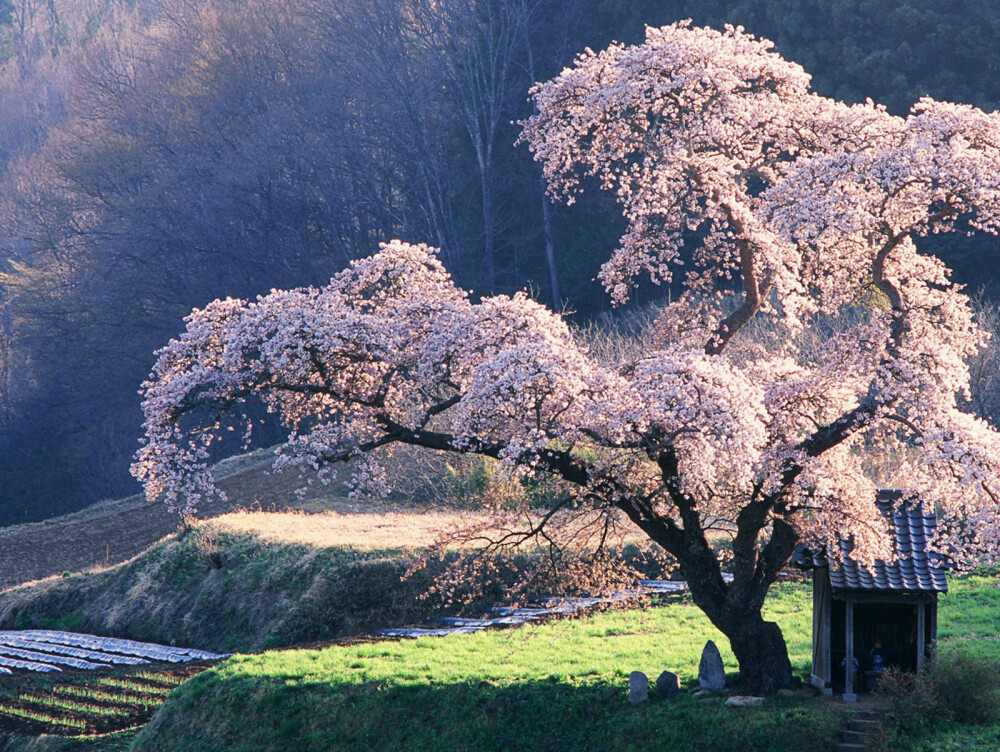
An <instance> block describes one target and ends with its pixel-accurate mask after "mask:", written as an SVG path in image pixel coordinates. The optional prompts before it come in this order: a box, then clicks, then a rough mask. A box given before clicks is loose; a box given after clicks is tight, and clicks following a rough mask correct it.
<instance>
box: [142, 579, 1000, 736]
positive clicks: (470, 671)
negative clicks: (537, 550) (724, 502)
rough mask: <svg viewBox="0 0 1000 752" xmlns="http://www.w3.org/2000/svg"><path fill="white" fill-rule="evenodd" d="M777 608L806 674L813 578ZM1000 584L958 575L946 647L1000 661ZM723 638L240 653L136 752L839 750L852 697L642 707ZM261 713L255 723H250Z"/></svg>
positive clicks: (166, 712) (703, 625)
mask: <svg viewBox="0 0 1000 752" xmlns="http://www.w3.org/2000/svg"><path fill="white" fill-rule="evenodd" d="M767 611H768V613H769V614H770V616H771V617H772V618H775V619H776V620H777V621H778V622H779V623H780V624H781V626H782V629H783V631H784V633H785V635H786V638H787V639H788V643H789V652H790V656H791V659H792V662H793V665H794V666H795V668H796V671H798V672H805V671H807V670H808V664H809V651H810V648H809V633H810V618H811V617H810V596H809V586H808V585H807V584H784V585H779V586H776V587H775V589H774V592H773V594H772V596H771V597H770V599H769V601H768V604H767ZM998 613H1000V589H998V587H997V579H996V578H995V577H969V578H963V579H955V580H954V581H953V584H952V592H951V593H950V594H949V595H948V596H946V598H945V599H944V600H943V601H942V608H941V615H940V627H941V629H940V636H941V643H940V647H941V650H944V651H947V650H972V651H973V652H975V653H976V654H977V655H979V656H981V657H982V658H989V659H1000V624H998V620H997V614H998ZM708 637H712V638H714V639H716V640H717V641H718V644H719V646H720V648H721V650H722V654H723V658H724V660H725V661H726V665H727V669H728V670H734V669H735V661H734V659H733V656H732V655H731V653H730V652H729V651H728V649H727V646H726V644H725V640H723V639H720V637H721V636H720V635H719V634H718V632H716V631H715V629H714V628H713V627H712V626H711V625H710V624H708V622H707V621H706V619H705V617H704V616H703V615H702V614H701V612H700V611H699V610H698V609H697V608H696V607H695V606H694V605H693V604H692V603H690V601H689V600H688V599H686V598H685V599H675V600H674V601H673V602H672V603H670V604H669V605H667V606H665V607H654V608H650V609H647V610H633V611H628V612H624V613H620V612H611V613H605V614H599V615H595V616H591V617H588V618H584V619H574V620H569V621H560V622H555V623H550V624H547V625H544V626H539V627H534V628H530V629H526V630H519V631H513V632H490V633H478V634H474V635H466V636H456V637H449V638H444V639H421V640H416V641H404V642H398V643H392V642H389V643H377V644H368V645H353V646H344V647H334V648H328V649H325V650H290V651H281V652H271V653H265V654H262V655H253V656H237V657H234V658H233V659H231V660H229V661H227V662H226V663H224V664H223V665H221V666H220V667H218V668H217V669H215V670H213V671H209V672H206V673H205V674H202V675H200V676H198V677H196V678H195V679H193V680H192V681H190V682H188V683H187V684H186V685H184V686H182V687H181V688H180V689H179V690H178V691H176V692H175V693H174V694H173V695H172V696H171V699H170V700H169V701H168V703H167V704H166V705H165V706H164V707H163V708H161V710H160V711H159V712H158V713H157V715H156V716H155V717H154V720H153V721H152V722H151V723H150V725H149V726H147V728H146V729H145V730H144V731H143V732H142V733H141V734H140V735H139V737H138V739H137V741H136V744H135V746H134V749H136V750H156V749H171V750H178V751H179V752H180V751H183V750H200V751H202V752H213V751H215V750H219V751H221V750H233V751H235V752H240V751H242V750H246V751H247V752H249V751H250V750H254V751H257V750H260V751H264V750H282V749H288V748H290V747H289V744H292V745H294V748H295V749H297V750H367V749H370V748H373V747H378V748H382V749H407V750H422V749H427V750H438V749H443V750H503V749H519V750H520V749H524V750H543V749H544V750H548V749H580V750H583V749H586V750H605V749H607V750H639V749H644V748H650V747H653V748H656V749H662V750H678V751H680V750H692V751H693V750H703V749H712V750H717V751H718V752H725V751H726V750H734V751H735V750H740V751H754V750H759V751H761V752H764V751H772V750H773V751H774V752H777V751H778V750H782V751H784V750H789V749H809V750H825V749H833V748H834V747H835V745H836V740H837V737H838V734H839V731H840V729H841V728H842V724H843V720H844V715H843V714H844V713H845V712H846V710H847V709H848V708H847V707H845V706H844V705H843V704H841V703H829V702H824V701H805V702H802V701H798V700H791V699H783V698H773V699H771V700H769V701H768V703H767V704H766V705H765V706H763V707H762V708H755V709H745V710H733V709H729V708H724V707H722V706H721V700H709V701H700V700H695V699H693V698H690V697H688V696H684V697H682V698H680V699H679V700H677V701H674V702H664V701H660V700H658V699H657V698H656V697H655V695H654V696H653V698H652V699H651V701H650V702H648V703H646V704H644V705H639V706H631V705H629V704H628V703H627V702H626V700H625V688H626V687H627V684H628V673H629V672H630V671H632V670H642V671H645V672H646V673H647V674H648V675H649V676H650V677H651V679H653V678H655V677H656V675H657V674H658V673H659V672H660V671H661V670H663V669H670V670H673V671H675V672H677V673H679V674H680V675H681V679H682V681H687V682H689V683H691V682H693V680H694V678H695V676H696V674H697V660H698V657H699V655H700V650H701V646H702V644H703V642H704V640H705V639H706V638H708ZM246 717H253V718H254V719H255V722H254V723H253V724H246V723H244V719H245V718H246ZM903 744H905V747H902V748H901V749H903V748H905V749H907V750H910V749H913V750H926V751H927V752H930V750H955V751H956V752H957V751H958V750H962V751H963V752H964V751H968V752H987V751H989V752H995V750H996V749H998V748H1000V724H993V725H986V726H978V727H976V726H966V727H962V726H958V725H957V724H944V725H942V726H941V727H939V728H938V730H937V731H936V732H935V733H934V734H933V735H932V736H930V737H928V738H924V739H909V740H905V741H904V742H903Z"/></svg>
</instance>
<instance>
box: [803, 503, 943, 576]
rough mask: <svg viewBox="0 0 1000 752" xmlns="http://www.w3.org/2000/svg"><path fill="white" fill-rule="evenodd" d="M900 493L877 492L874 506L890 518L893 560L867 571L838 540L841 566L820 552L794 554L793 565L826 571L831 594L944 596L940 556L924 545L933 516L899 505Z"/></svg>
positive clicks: (916, 505) (848, 546) (846, 544)
mask: <svg viewBox="0 0 1000 752" xmlns="http://www.w3.org/2000/svg"><path fill="white" fill-rule="evenodd" d="M901 498H902V492H901V491H879V494H878V500H877V502H876V503H877V504H878V507H879V509H880V510H881V512H882V514H883V515H885V516H886V517H890V516H891V518H892V529H893V532H894V533H895V538H896V555H897V560H896V561H894V562H892V563H886V562H884V561H881V560H878V561H876V562H875V564H874V566H872V567H871V568H868V567H865V566H862V565H860V564H858V563H857V562H855V561H854V560H853V559H851V557H850V551H851V549H852V544H851V543H850V542H849V541H847V540H845V539H844V538H843V537H841V538H840V539H839V544H840V549H841V552H842V553H843V563H842V564H841V565H839V566H838V564H837V562H835V561H830V562H829V563H828V562H827V559H826V556H825V554H824V552H822V551H819V552H812V551H808V550H802V551H799V552H796V555H795V557H793V563H795V564H798V565H799V566H803V567H805V568H811V567H824V566H829V567H830V585H831V586H832V587H833V589H834V590H887V591H892V592H900V593H909V592H931V593H945V592H947V591H948V582H947V580H946V579H945V571H944V562H943V561H942V560H941V557H940V555H938V554H935V553H931V552H928V551H927V542H928V541H929V540H930V539H931V537H932V536H933V535H934V529H935V527H936V526H937V520H936V519H935V517H934V514H933V513H930V514H927V513H925V512H924V510H923V507H922V505H921V504H920V503H919V502H906V503H904V504H902V505H899V500H900V499H901Z"/></svg>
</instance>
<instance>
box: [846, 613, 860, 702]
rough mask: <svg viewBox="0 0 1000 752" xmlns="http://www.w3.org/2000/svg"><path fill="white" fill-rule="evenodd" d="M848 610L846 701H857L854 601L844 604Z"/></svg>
mask: <svg viewBox="0 0 1000 752" xmlns="http://www.w3.org/2000/svg"><path fill="white" fill-rule="evenodd" d="M844 605H845V606H846V609H845V610H846V611H847V631H846V632H845V634H844V643H845V646H844V647H845V650H844V702H857V701H858V696H857V695H856V694H855V693H854V601H847V603H845V604H844Z"/></svg>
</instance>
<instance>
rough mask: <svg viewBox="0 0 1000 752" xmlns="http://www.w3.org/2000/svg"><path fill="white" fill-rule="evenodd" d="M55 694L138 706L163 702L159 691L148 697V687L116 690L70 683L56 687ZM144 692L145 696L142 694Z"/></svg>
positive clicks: (151, 705) (154, 705)
mask: <svg viewBox="0 0 1000 752" xmlns="http://www.w3.org/2000/svg"><path fill="white" fill-rule="evenodd" d="M53 691H54V692H56V693H57V694H63V695H70V696H72V697H78V698H81V699H84V700H94V701H96V702H113V703H118V704H121V705H137V706H139V707H146V708H149V707H156V706H158V705H160V704H162V703H163V694H164V693H161V692H156V693H155V694H156V695H157V696H156V697H149V696H148V694H149V692H148V689H147V690H142V689H129V690H124V689H123V690H119V691H118V692H109V691H102V690H98V689H90V688H88V687H84V686H74V685H72V684H67V685H63V686H61V687H56V688H55V689H54V690H53ZM140 693H145V694H146V695H147V696H143V694H140Z"/></svg>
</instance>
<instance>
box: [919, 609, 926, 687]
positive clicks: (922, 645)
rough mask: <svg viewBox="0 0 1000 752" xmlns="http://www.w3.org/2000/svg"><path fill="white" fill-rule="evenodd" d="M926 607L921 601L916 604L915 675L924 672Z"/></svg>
mask: <svg viewBox="0 0 1000 752" xmlns="http://www.w3.org/2000/svg"><path fill="white" fill-rule="evenodd" d="M926 629H927V607H926V605H925V604H924V602H923V601H921V602H920V603H918V604H917V673H920V672H921V671H923V670H924V655H925V653H926V652H927V644H926V643H927V632H926Z"/></svg>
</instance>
